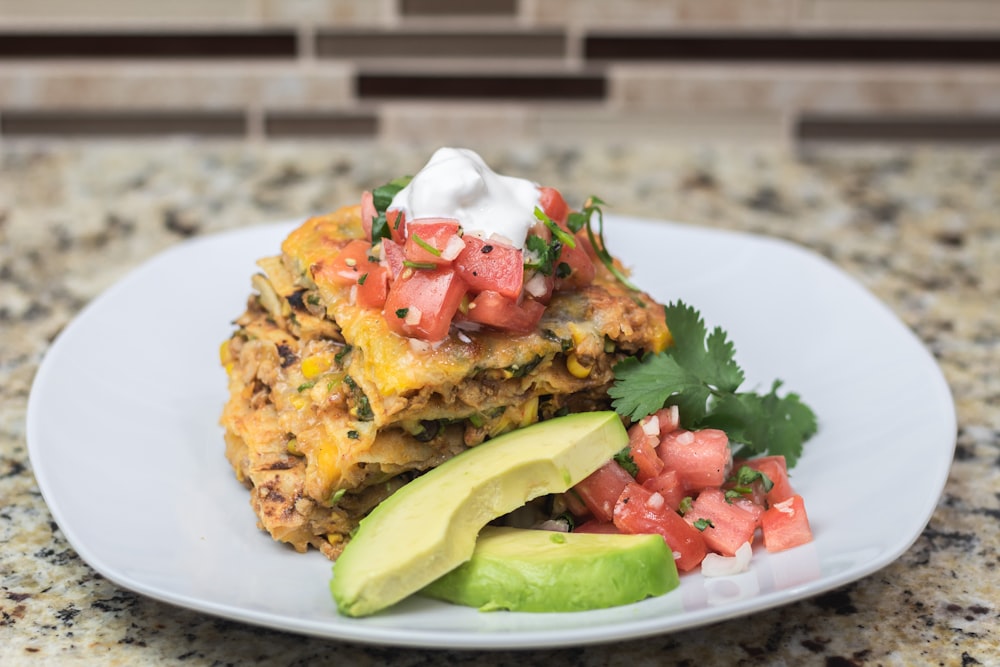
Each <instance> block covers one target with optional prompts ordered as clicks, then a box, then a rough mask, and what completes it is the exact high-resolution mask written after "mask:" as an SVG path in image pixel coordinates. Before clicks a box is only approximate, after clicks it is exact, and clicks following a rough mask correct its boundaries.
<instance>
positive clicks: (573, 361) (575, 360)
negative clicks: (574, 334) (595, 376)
mask: <svg viewBox="0 0 1000 667" xmlns="http://www.w3.org/2000/svg"><path fill="white" fill-rule="evenodd" d="M566 370H568V371H569V372H570V375H572V376H573V377H578V378H581V379H582V378H585V377H587V376H588V375H590V370H591V367H590V366H584V365H583V364H581V363H580V359H579V357H577V356H576V355H575V354H570V355H569V356H568V357H566Z"/></svg>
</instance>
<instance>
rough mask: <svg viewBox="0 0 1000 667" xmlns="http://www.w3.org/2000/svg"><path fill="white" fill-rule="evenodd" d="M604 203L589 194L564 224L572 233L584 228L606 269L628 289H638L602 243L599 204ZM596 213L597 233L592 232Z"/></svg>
mask: <svg viewBox="0 0 1000 667" xmlns="http://www.w3.org/2000/svg"><path fill="white" fill-rule="evenodd" d="M602 205H606V202H604V201H602V200H601V198H600V197H595V196H593V195H591V196H590V197H589V198H588V199H587V201H586V202H585V203H584V205H583V210H581V211H574V212H572V213H570V214H569V217H568V218H567V219H566V226H567V227H569V228H570V231H572V232H573V233H574V234H575V233H576V232H578V231H580V230H581V229H584V228H586V230H587V238H588V239H590V245H591V246H593V248H594V252H595V253H596V254H597V258H598V259H599V260H601V264H603V265H604V266H605V267H606V268H607V269H608V271H610V272H611V275H613V276H614V277H615V278H617V279H618V280H619V281H620V282H621V284H623V285H625V286H626V287H628V288H629V289H630V290H633V291H636V292H638V291H639V288H638V287H636V286H635V285H634V284H633V283H632V281H631V280H629V279H628V277H627V276H626V275H625V274H624V273H622V271H621V269H619V268H618V267H617V266H616V265H615V260H614V258H613V257H612V256H611V253H609V252H608V249H607V245H606V244H605V243H604V211H602V210H601V206H602ZM595 213H596V214H597V234H596V235H595V234H594V225H593V218H594V214H595Z"/></svg>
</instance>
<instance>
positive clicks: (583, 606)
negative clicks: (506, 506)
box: [421, 526, 680, 612]
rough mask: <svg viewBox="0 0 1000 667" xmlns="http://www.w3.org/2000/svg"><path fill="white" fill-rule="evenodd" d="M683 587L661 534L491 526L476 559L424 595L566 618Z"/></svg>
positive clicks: (480, 542) (483, 535)
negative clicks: (561, 614)
mask: <svg viewBox="0 0 1000 667" xmlns="http://www.w3.org/2000/svg"><path fill="white" fill-rule="evenodd" d="M679 583H680V579H679V578H678V576H677V567H676V565H674V558H673V555H672V554H671V552H670V548H669V547H667V544H666V542H664V540H663V538H662V537H660V536H659V535H606V534H593V533H554V532H550V531H545V530H523V529H518V528H500V527H494V526H488V527H486V528H484V529H483V531H482V533H480V535H479V540H478V541H477V542H476V550H475V552H474V553H473V554H472V559H471V560H469V561H467V562H465V563H463V564H462V565H459V566H458V567H457V568H455V569H454V570H452V571H451V572H449V573H447V574H446V575H444V576H443V577H441V578H440V579H437V580H436V581H434V582H432V583H431V584H430V585H428V586H427V587H426V588H424V589H423V591H421V592H422V594H423V595H426V596H428V597H432V598H437V599H439V600H446V601H448V602H453V603H455V604H461V605H466V606H469V607H478V608H479V609H480V610H481V611H494V610H498V609H507V610H510V611H531V612H560V611H585V610H587V609H603V608H605V607H616V606H618V605H623V604H630V603H632V602H638V601H639V600H643V599H645V598H647V597H651V596H656V595H663V594H664V593H666V592H668V591H671V590H673V589H674V588H676V587H677V585H678V584H679Z"/></svg>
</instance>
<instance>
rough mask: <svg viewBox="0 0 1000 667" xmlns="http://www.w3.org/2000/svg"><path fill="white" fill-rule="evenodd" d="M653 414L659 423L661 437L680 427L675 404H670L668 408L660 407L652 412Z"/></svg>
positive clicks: (678, 414) (678, 412)
mask: <svg viewBox="0 0 1000 667" xmlns="http://www.w3.org/2000/svg"><path fill="white" fill-rule="evenodd" d="M653 416H655V417H656V419H657V421H658V422H659V424H660V436H661V437H662V436H664V435H666V434H667V433H670V432H672V431H676V430H677V429H679V428H680V427H681V421H680V411H679V410H678V409H677V406H676V405H671V406H670V407H668V408H660V409H659V410H657V411H656V412H654V413H653Z"/></svg>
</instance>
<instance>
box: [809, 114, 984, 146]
mask: <svg viewBox="0 0 1000 667" xmlns="http://www.w3.org/2000/svg"><path fill="white" fill-rule="evenodd" d="M794 131H795V139H796V140H798V141H852V142H857V141H868V140H871V141H878V142H885V141H928V140H932V141H938V142H941V141H947V142H967V143H973V144H975V143H978V142H982V141H994V142H995V141H998V140H1000V110H997V112H996V113H995V114H993V115H989V116H960V115H951V114H908V115H898V114H895V115H874V114H860V115H859V114H853V115H850V114H842V115H832V114H804V115H803V116H802V117H800V118H799V119H798V120H797V122H796V124H795V128H794Z"/></svg>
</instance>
